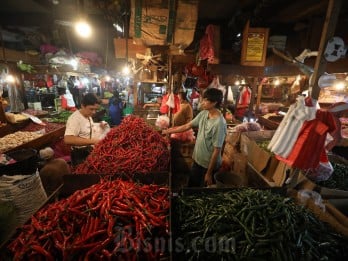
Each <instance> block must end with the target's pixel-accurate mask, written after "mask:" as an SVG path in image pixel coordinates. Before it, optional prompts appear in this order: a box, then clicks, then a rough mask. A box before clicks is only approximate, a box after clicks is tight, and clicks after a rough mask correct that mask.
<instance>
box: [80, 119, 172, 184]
mask: <svg viewBox="0 0 348 261" xmlns="http://www.w3.org/2000/svg"><path fill="white" fill-rule="evenodd" d="M168 147H169V142H168V141H167V140H166V139H165V138H164V137H162V136H161V135H160V134H159V133H158V132H157V131H155V130H154V129H153V128H152V127H151V126H149V125H148V124H147V123H146V122H145V121H144V120H143V119H142V118H139V117H136V116H133V115H129V116H127V117H126V118H124V119H123V120H122V123H121V124H120V125H119V126H117V127H114V128H112V129H111V130H110V132H109V133H108V134H107V135H106V137H105V138H104V139H103V140H102V141H100V142H99V143H98V144H97V145H96V146H95V147H94V149H93V150H92V152H91V154H90V155H89V156H88V157H87V159H86V161H84V162H83V163H82V164H80V165H78V166H77V167H76V169H75V171H74V172H75V173H77V174H104V175H126V176H129V177H132V176H133V175H134V174H135V173H138V174H147V173H151V172H152V173H153V172H160V171H167V170H168V167H169V160H170V154H169V148H168Z"/></svg>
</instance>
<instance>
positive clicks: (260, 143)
mask: <svg viewBox="0 0 348 261" xmlns="http://www.w3.org/2000/svg"><path fill="white" fill-rule="evenodd" d="M270 142H271V141H270V140H264V141H257V142H256V143H257V145H258V146H259V147H260V148H261V149H263V150H264V151H268V152H269V153H272V152H271V151H270V150H269V149H268V145H269V143H270Z"/></svg>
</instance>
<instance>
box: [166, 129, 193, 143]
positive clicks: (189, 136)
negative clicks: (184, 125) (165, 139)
mask: <svg viewBox="0 0 348 261" xmlns="http://www.w3.org/2000/svg"><path fill="white" fill-rule="evenodd" d="M174 128H175V127H174ZM170 138H171V139H174V140H179V141H182V142H193V141H195V139H196V137H195V133H194V131H193V129H189V130H187V131H184V132H179V133H172V134H171V135H170Z"/></svg>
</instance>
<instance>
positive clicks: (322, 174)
mask: <svg viewBox="0 0 348 261" xmlns="http://www.w3.org/2000/svg"><path fill="white" fill-rule="evenodd" d="M333 172H334V168H333V166H332V164H331V163H330V162H329V161H328V162H319V165H318V167H317V168H315V169H310V170H308V171H307V173H306V176H307V177H308V178H310V179H311V180H313V181H325V180H328V179H329V178H330V177H331V175H332V173H333Z"/></svg>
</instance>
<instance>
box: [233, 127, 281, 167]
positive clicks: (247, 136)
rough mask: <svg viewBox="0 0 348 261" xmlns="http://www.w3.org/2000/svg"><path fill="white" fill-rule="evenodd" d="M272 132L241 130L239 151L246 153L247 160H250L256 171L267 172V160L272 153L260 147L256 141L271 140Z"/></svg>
mask: <svg viewBox="0 0 348 261" xmlns="http://www.w3.org/2000/svg"><path fill="white" fill-rule="evenodd" d="M273 134H274V131H250V132H243V133H242V135H241V139H240V146H241V152H242V153H243V154H244V155H247V157H248V162H250V163H251V164H252V166H253V167H254V168H255V169H256V171H258V172H267V167H268V166H269V161H270V160H271V158H272V157H273V155H272V153H270V152H268V151H265V150H264V149H262V148H260V147H259V145H258V144H257V142H261V141H266V140H271V138H272V137H273ZM273 161H274V159H273ZM272 166H273V165H272Z"/></svg>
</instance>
